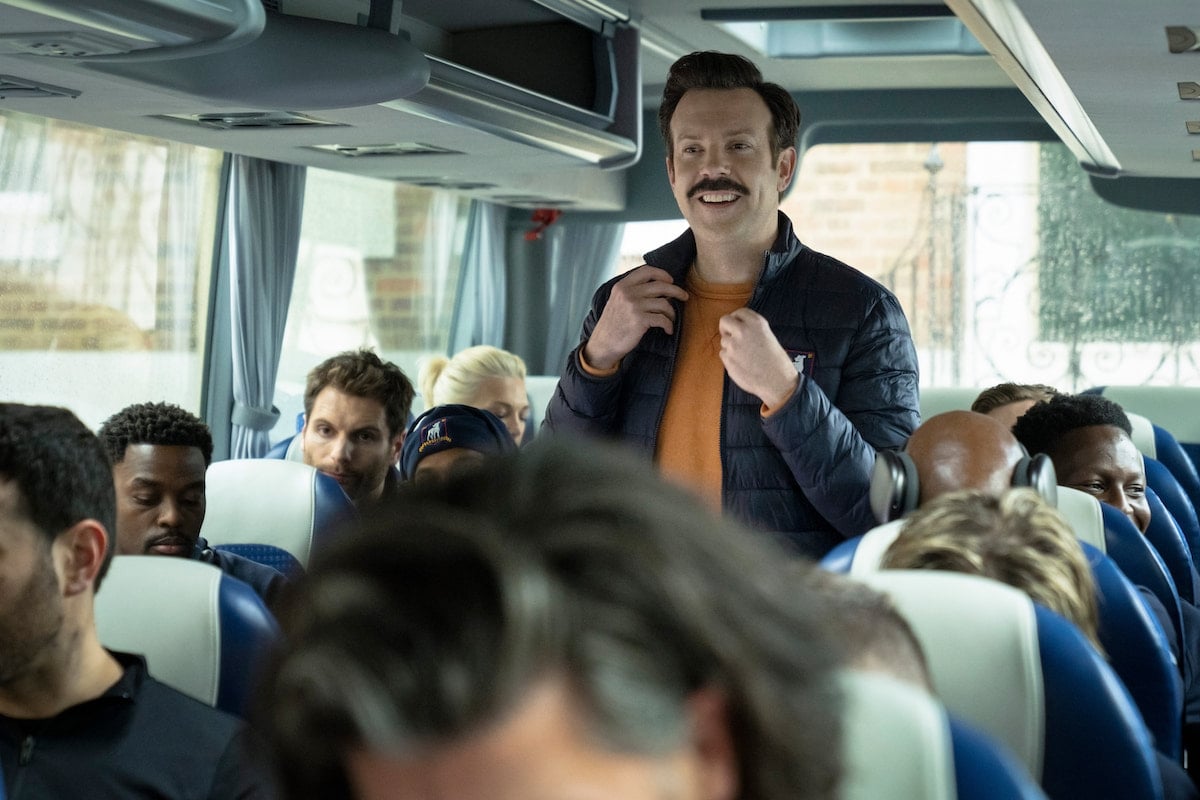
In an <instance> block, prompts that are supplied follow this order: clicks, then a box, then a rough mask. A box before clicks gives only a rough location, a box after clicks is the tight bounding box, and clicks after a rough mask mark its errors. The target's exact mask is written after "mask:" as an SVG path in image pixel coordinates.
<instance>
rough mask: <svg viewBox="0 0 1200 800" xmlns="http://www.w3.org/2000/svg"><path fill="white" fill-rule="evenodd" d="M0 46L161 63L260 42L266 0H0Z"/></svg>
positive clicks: (56, 54)
mask: <svg viewBox="0 0 1200 800" xmlns="http://www.w3.org/2000/svg"><path fill="white" fill-rule="evenodd" d="M0 7H6V8H5V10H4V11H3V17H2V18H3V20H4V22H5V25H4V27H3V28H0V30H2V31H3V33H0V47H2V48H4V49H5V51H6V52H23V53H27V54H29V55H35V56H43V57H48V58H70V59H87V60H90V61H96V62H99V61H135V62H136V61H143V60H154V61H159V60H162V59H168V58H185V57H189V56H196V55H204V54H211V53H219V52H224V51H226V50H231V49H234V48H237V47H241V46H243V45H245V44H248V43H249V42H252V41H254V39H256V38H257V37H258V36H259V34H261V33H262V30H263V26H264V24H265V20H266V15H265V12H264V9H263V4H262V2H261V0H0Z"/></svg>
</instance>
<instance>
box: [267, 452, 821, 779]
mask: <svg viewBox="0 0 1200 800" xmlns="http://www.w3.org/2000/svg"><path fill="white" fill-rule="evenodd" d="M594 448H595V446H594V445H589V446H587V447H581V446H580V445H579V444H578V443H573V444H567V443H564V442H562V441H558V442H551V443H550V444H549V445H548V446H546V447H539V448H531V450H530V451H529V452H526V453H522V454H520V455H519V456H510V457H508V458H504V459H495V460H493V461H492V462H491V463H489V464H486V465H484V466H483V467H482V468H481V469H480V471H479V472H477V473H475V474H472V475H470V476H464V477H461V478H457V479H452V480H450V481H449V482H447V483H445V484H442V485H439V486H436V487H427V488H422V487H418V488H417V489H415V490H414V491H413V492H411V493H409V494H406V496H405V497H404V498H403V499H402V501H400V502H396V503H394V504H392V505H390V506H389V507H387V508H386V509H384V510H385V512H386V513H384V514H378V515H376V516H375V517H374V520H373V525H371V526H369V527H368V528H367V530H365V531H364V532H363V534H362V535H359V536H354V537H348V538H344V539H340V540H338V541H336V542H333V543H332V545H331V546H330V547H329V548H327V549H325V550H323V551H321V552H320V553H318V554H317V555H316V557H315V559H314V561H313V563H312V567H311V570H310V571H309V574H308V578H307V581H306V583H305V584H304V591H303V592H300V593H297V594H296V595H294V597H293V599H294V600H295V601H296V602H295V603H294V604H292V605H290V606H289V607H288V610H287V612H285V613H284V614H283V616H282V618H281V621H282V624H283V627H284V632H285V641H286V644H285V645H284V647H283V649H282V652H281V653H279V655H278V656H277V663H276V664H274V666H273V668H272V669H269V670H268V672H267V675H266V677H265V680H264V682H263V683H264V689H263V691H262V693H261V696H262V708H263V710H264V712H265V714H266V716H267V719H266V728H265V729H266V732H267V735H268V739H269V744H270V745H271V750H272V751H273V754H274V757H275V759H276V762H277V763H276V768H277V773H278V774H279V775H280V776H282V777H283V778H284V780H285V781H286V782H287V785H286V786H285V787H283V788H284V789H285V791H286V793H287V796H289V797H296V798H299V797H357V798H360V800H374V799H375V798H395V797H412V798H416V797H431V798H432V797H438V798H454V799H455V800H484V799H485V798H486V800H533V799H534V798H538V799H539V800H542V799H544V800H550V798H554V799H555V800H557V799H558V798H585V797H586V798H597V800H598V799H599V798H622V799H623V800H637V799H639V798H665V797H671V798H676V800H701V798H706V799H707V800H738V799H740V800H776V799H778V800H784V799H785V798H786V800H817V798H821V799H822V800H833V798H835V797H837V796H838V795H837V791H838V781H839V777H840V774H841V772H842V768H841V764H840V761H841V757H840V752H841V747H840V741H841V725H840V721H839V716H838V715H839V702H838V697H837V691H836V690H835V688H834V687H835V686H836V681H837V676H836V666H837V656H836V653H835V652H834V650H833V649H832V644H831V642H830V641H829V640H828V632H827V630H826V627H825V626H824V625H823V623H822V622H821V620H820V617H819V613H818V604H816V603H814V599H813V596H812V593H811V591H810V590H808V589H807V588H806V587H805V586H804V585H803V584H802V583H801V584H800V585H797V581H796V580H795V578H794V576H793V574H792V573H791V572H790V571H789V565H788V561H789V559H788V558H787V556H786V554H785V552H784V551H783V550H782V549H781V548H779V547H778V546H776V545H773V543H772V542H771V541H770V540H769V539H767V538H766V537H762V536H756V535H754V534H752V533H750V532H748V531H745V530H741V529H740V528H739V527H738V526H737V525H735V524H734V523H732V522H729V521H726V520H722V519H720V518H717V517H714V516H712V515H710V514H709V513H707V512H706V511H705V510H704V509H703V508H701V507H700V506H699V504H698V503H697V502H696V501H695V500H694V499H693V498H691V497H690V496H689V495H687V494H685V493H684V492H683V491H681V490H679V489H676V488H673V487H671V486H669V485H668V484H666V483H665V482H664V481H663V480H662V479H661V478H660V477H659V476H657V475H656V474H655V473H654V472H653V471H652V468H651V467H650V466H649V465H647V464H644V463H642V462H639V461H633V460H630V459H628V458H627V457H626V458H622V457H619V456H618V455H616V454H615V451H608V450H599V449H594Z"/></svg>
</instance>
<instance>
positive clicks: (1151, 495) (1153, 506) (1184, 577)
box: [1145, 459, 1200, 605]
mask: <svg viewBox="0 0 1200 800" xmlns="http://www.w3.org/2000/svg"><path fill="white" fill-rule="evenodd" d="M1146 460H1147V462H1150V461H1152V459H1146ZM1146 501H1147V503H1148V504H1149V506H1150V525H1149V527H1147V528H1146V534H1145V535H1146V539H1147V540H1148V541H1149V542H1150V544H1152V545H1153V546H1154V549H1155V550H1156V551H1157V552H1158V554H1159V555H1160V556H1162V560H1163V562H1164V563H1165V564H1166V565H1167V569H1168V570H1169V571H1170V573H1171V580H1173V581H1174V582H1175V591H1177V592H1178V593H1179V599H1180V600H1182V601H1184V602H1187V603H1192V604H1193V605H1194V604H1195V603H1196V598H1197V596H1198V595H1200V587H1198V584H1200V576H1197V575H1196V566H1195V564H1194V563H1193V562H1192V551H1191V549H1190V548H1188V545H1187V542H1186V541H1185V540H1184V538H1183V532H1182V531H1181V530H1180V529H1179V525H1178V524H1177V523H1176V522H1175V516H1174V514H1172V513H1171V512H1170V511H1169V510H1168V509H1167V507H1166V505H1164V504H1163V501H1162V499H1161V498H1160V497H1159V495H1158V493H1157V492H1156V491H1154V489H1152V488H1150V487H1147V488H1146Z"/></svg>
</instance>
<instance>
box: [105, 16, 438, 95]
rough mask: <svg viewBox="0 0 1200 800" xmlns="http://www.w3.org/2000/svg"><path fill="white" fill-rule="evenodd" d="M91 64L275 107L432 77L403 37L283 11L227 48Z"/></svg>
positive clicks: (170, 86)
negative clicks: (254, 36)
mask: <svg viewBox="0 0 1200 800" xmlns="http://www.w3.org/2000/svg"><path fill="white" fill-rule="evenodd" d="M86 66H87V67H88V68H90V69H93V70H96V71H98V72H102V73H105V74H108V75H112V76H114V77H119V78H125V79H128V80H133V81H138V82H140V83H145V84H148V85H150V86H154V87H156V88H159V89H165V90H167V91H169V92H171V93H177V94H184V95H190V96H194V97H197V98H203V99H206V100H210V101H216V102H219V103H223V104H226V105H235V106H246V107H250V108H271V109H284V108H286V109H291V108H295V109H305V110H311V109H327V108H351V107H355V106H365V105H371V104H374V103H381V102H383V101H386V100H394V99H396V98H398V97H405V96H407V95H409V94H412V93H413V92H416V91H418V90H419V89H421V88H423V87H424V86H425V84H427V83H428V82H429V63H428V61H427V60H426V58H425V56H424V55H423V54H422V53H421V52H420V51H419V50H417V48H416V47H414V46H413V45H412V44H410V43H409V42H408V41H406V40H404V39H402V38H400V37H398V36H393V35H392V34H390V33H387V32H386V31H380V30H376V29H373V28H366V27H361V26H357V25H345V24H342V23H338V22H327V21H324V20H316V19H304V18H301V17H288V16H285V15H282V14H271V15H269V20H268V24H267V25H266V27H265V28H264V30H263V32H262V34H261V35H260V36H259V37H258V38H257V39H255V40H254V41H253V42H251V43H250V44H248V45H246V46H244V47H239V48H237V49H235V50H231V51H229V52H226V53H221V54H218V55H205V56H199V57H195V58H184V59H171V60H167V61H139V62H133V63H101V64H93V63H90V62H89V63H88V64H87V65H86Z"/></svg>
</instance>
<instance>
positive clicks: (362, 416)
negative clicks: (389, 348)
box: [297, 350, 413, 511]
mask: <svg viewBox="0 0 1200 800" xmlns="http://www.w3.org/2000/svg"><path fill="white" fill-rule="evenodd" d="M412 401H413V386H412V383H411V382H410V381H409V380H408V377H407V376H406V375H405V374H404V372H403V370H401V369H400V368H399V367H397V366H396V365H395V364H393V363H392V362H390V361H387V362H385V361H383V360H381V359H380V358H379V356H377V355H375V354H374V353H372V352H371V351H370V350H357V351H354V350H351V351H347V352H345V353H339V354H338V355H336V356H332V357H330V358H327V359H325V360H324V361H322V362H321V363H320V364H318V365H317V366H315V367H314V368H313V369H312V371H311V372H309V373H308V381H307V383H306V385H305V387H304V427H303V428H302V429H301V430H300V433H299V434H297V435H298V436H299V437H300V446H301V452H302V453H303V456H304V463H305V464H308V465H309V466H311V467H316V468H317V469H319V470H320V471H321V472H324V473H325V474H326V475H328V476H330V477H331V478H333V479H334V480H336V481H337V482H338V483H339V484H340V485H341V487H342V490H343V491H344V492H345V493H346V494H347V496H349V498H350V500H351V501H353V502H354V504H355V506H357V507H358V509H359V510H360V511H361V510H364V509H365V508H366V507H367V506H370V505H373V504H375V503H378V502H379V501H380V500H382V499H383V498H384V497H386V496H388V495H390V494H391V493H393V492H394V491H395V490H396V487H397V486H398V485H399V483H400V476H399V474H398V473H397V472H396V470H395V464H396V459H397V458H398V457H399V456H400V442H401V440H402V439H403V437H404V426H405V423H406V422H407V421H408V414H409V409H410V408H411V406H412Z"/></svg>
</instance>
